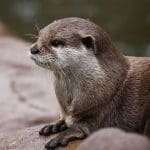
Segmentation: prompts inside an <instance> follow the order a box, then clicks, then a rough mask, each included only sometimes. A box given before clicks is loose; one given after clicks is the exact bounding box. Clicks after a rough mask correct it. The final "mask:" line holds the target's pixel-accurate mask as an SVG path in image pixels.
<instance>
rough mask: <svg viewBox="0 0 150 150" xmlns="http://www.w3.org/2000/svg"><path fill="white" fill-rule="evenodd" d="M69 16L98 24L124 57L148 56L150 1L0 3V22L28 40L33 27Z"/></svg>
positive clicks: (6, 0)
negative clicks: (87, 19) (125, 55)
mask: <svg viewBox="0 0 150 150" xmlns="http://www.w3.org/2000/svg"><path fill="white" fill-rule="evenodd" d="M70 16H75V17H83V18H89V19H90V20H92V21H94V22H95V23H97V24H99V25H101V27H103V28H104V29H105V30H106V31H107V32H108V33H109V34H110V36H111V37H112V39H113V41H114V42H115V43H116V44H117V46H118V47H120V49H122V51H123V52H124V53H125V54H127V55H136V56H150V0H0V21H2V22H4V23H5V24H6V25H8V26H9V27H10V28H11V29H12V30H13V31H14V32H16V34H17V35H18V36H20V37H22V38H24V39H26V40H28V41H33V39H30V38H29V37H28V36H26V35H25V34H28V33H32V34H38V33H37V31H36V28H35V25H37V26H39V28H42V27H44V26H45V25H47V24H49V23H50V22H52V21H53V20H56V19H59V18H64V17H70Z"/></svg>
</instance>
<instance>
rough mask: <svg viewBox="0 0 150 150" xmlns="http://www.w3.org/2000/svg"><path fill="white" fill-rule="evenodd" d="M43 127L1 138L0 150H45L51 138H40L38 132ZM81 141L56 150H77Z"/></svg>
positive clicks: (28, 129)
mask: <svg viewBox="0 0 150 150" xmlns="http://www.w3.org/2000/svg"><path fill="white" fill-rule="evenodd" d="M42 127H43V125H42V126H41V125H40V126H35V127H31V128H26V129H24V130H20V131H17V132H16V133H13V134H10V135H9V136H7V135H2V136H0V141H1V142H0V149H2V150H45V148H44V145H45V144H46V142H48V141H49V140H50V137H42V136H39V134H38V131H39V130H40V128H42ZM79 144H80V141H74V142H71V143H69V144H68V146H67V147H61V148H57V149H56V150H76V149H77V147H78V146H79Z"/></svg>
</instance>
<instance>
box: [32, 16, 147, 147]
mask: <svg viewBox="0 0 150 150" xmlns="http://www.w3.org/2000/svg"><path fill="white" fill-rule="evenodd" d="M31 58H32V59H33V60H34V61H35V63H36V64H38V65H39V66H41V67H44V68H47V69H49V70H51V71H53V72H54V75H55V84H54V85H55V92H56V95H57V98H58V102H59V104H60V108H61V114H60V120H58V121H57V122H56V123H54V124H51V125H47V126H45V127H44V128H42V129H41V131H40V132H39V133H40V135H50V134H53V133H58V134H57V135H56V136H55V137H54V138H53V139H52V140H51V141H50V142H48V143H47V144H46V146H45V147H46V148H48V149H50V148H55V147H57V146H60V145H61V146H64V145H66V144H67V143H68V142H69V141H72V140H75V139H83V138H85V137H87V136H88V135H90V134H91V133H93V132H94V131H96V130H98V129H100V128H105V127H118V128H121V129H124V130H126V131H130V132H137V133H142V134H143V133H145V134H147V135H148V136H149V135H150V131H149V130H150V58H148V57H147V58H144V57H143V58H142V57H141V58H140V57H139V58H138V57H127V56H124V55H123V54H122V53H121V52H120V51H119V50H118V49H117V48H116V47H115V45H114V44H113V42H112V41H111V39H110V38H109V36H108V34H107V33H105V32H104V31H103V29H101V28H100V27H99V26H97V25H95V24H94V23H92V22H90V21H88V20H84V19H80V18H65V19H61V20H58V21H55V22H53V23H52V24H50V25H48V26H47V27H45V28H44V29H42V30H41V31H40V33H39V38H38V40H37V42H36V43H35V44H34V45H33V46H32V48H31Z"/></svg>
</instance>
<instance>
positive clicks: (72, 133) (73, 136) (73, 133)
mask: <svg viewBox="0 0 150 150" xmlns="http://www.w3.org/2000/svg"><path fill="white" fill-rule="evenodd" d="M86 136H87V135H86V134H85V133H84V132H82V131H79V130H74V129H71V128H68V129H67V130H65V131H63V132H60V133H58V134H57V135H56V136H55V137H53V138H52V139H51V140H50V141H49V142H48V143H47V144H46V145H45V148H46V149H55V148H56V147H58V146H66V145H67V144H68V143H69V142H70V141H74V140H77V139H84V138H85V137H86Z"/></svg>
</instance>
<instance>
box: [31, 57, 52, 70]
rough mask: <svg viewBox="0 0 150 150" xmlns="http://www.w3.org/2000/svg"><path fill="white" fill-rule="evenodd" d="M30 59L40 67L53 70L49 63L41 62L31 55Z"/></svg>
mask: <svg viewBox="0 0 150 150" xmlns="http://www.w3.org/2000/svg"><path fill="white" fill-rule="evenodd" d="M31 59H32V60H33V61H34V62H35V63H36V64H37V65H38V66H40V67H42V68H45V69H49V70H53V69H52V68H53V67H52V64H51V63H50V62H45V61H41V60H40V59H39V58H37V56H35V55H31Z"/></svg>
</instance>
